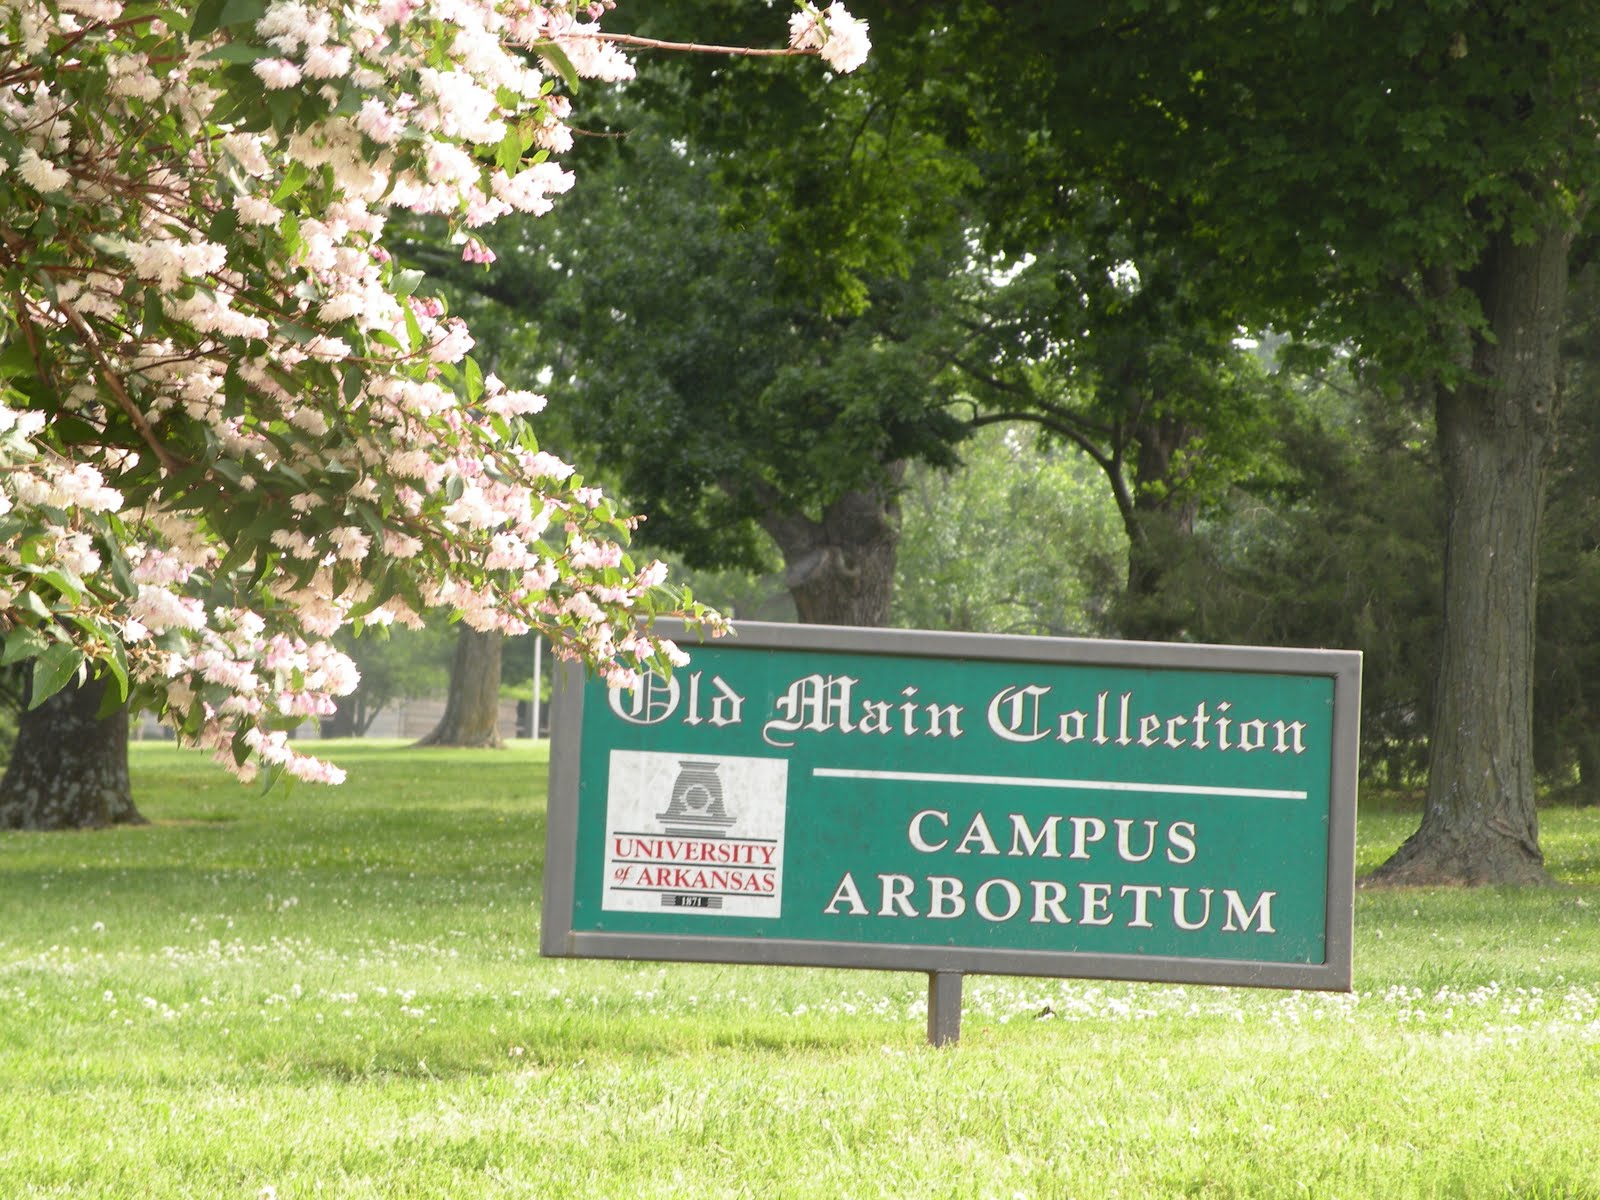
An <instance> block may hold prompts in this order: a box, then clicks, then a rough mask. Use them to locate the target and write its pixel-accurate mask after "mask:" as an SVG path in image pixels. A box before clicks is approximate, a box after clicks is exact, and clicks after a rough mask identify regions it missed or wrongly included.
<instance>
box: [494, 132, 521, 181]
mask: <svg viewBox="0 0 1600 1200" xmlns="http://www.w3.org/2000/svg"><path fill="white" fill-rule="evenodd" d="M494 161H495V165H496V166H498V167H499V168H500V169H501V170H502V171H504V172H505V173H506V174H507V175H510V174H512V173H513V172H514V171H516V169H517V167H518V166H519V165H520V164H521V162H522V134H521V133H519V132H518V131H517V130H516V129H507V130H506V135H505V137H503V138H501V139H500V145H499V146H497V147H496V148H495V152H494Z"/></svg>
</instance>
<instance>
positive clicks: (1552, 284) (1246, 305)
mask: <svg viewBox="0 0 1600 1200" xmlns="http://www.w3.org/2000/svg"><path fill="white" fill-rule="evenodd" d="M873 15H874V18H875V21H876V22H877V27H878V28H879V29H880V32H882V31H887V32H888V33H889V36H888V37H887V38H886V39H885V40H886V41H888V42H892V43H893V44H894V45H895V46H896V47H903V48H904V49H905V52H906V53H907V54H919V53H921V54H927V53H930V52H931V53H937V52H938V51H939V49H940V48H941V47H949V48H953V47H956V46H959V47H960V50H959V52H956V51H954V50H953V49H952V50H951V54H952V58H950V59H947V60H944V61H936V62H929V63H927V66H928V69H929V70H930V71H931V72H933V73H934V75H935V76H936V77H937V78H939V79H941V80H945V81H948V82H949V83H950V84H951V87H950V89H949V91H948V92H947V96H948V99H949V108H950V112H951V114H952V123H953V124H954V125H956V126H958V127H960V128H964V129H966V130H967V131H968V133H967V142H966V144H967V145H968V146H969V148H970V149H971V151H972V152H973V153H974V154H979V155H982V156H984V158H985V160H986V161H988V162H990V163H991V164H992V165H993V168H994V169H993V172H992V173H991V174H989V175H986V179H988V180H991V181H992V182H993V187H992V190H991V192H990V195H991V196H992V197H994V199H995V200H996V202H997V203H1000V202H1004V203H1007V204H1014V205H1015V206H1017V207H1016V212H1017V213H1018V214H1020V219H1023V220H1026V219H1028V217H1027V214H1028V212H1029V211H1030V210H1031V211H1032V212H1034V213H1037V214H1040V215H1038V216H1037V217H1036V218H1035V219H1037V220H1039V221H1048V220H1049V219H1050V216H1051V214H1052V213H1053V212H1054V211H1055V210H1056V208H1057V207H1058V206H1060V205H1061V204H1062V203H1063V202H1064V198H1068V197H1071V196H1073V195H1074V194H1075V193H1076V192H1077V191H1079V190H1081V189H1082V188H1084V187H1085V186H1092V187H1095V188H1097V189H1100V190H1102V191H1103V192H1104V193H1105V194H1108V195H1111V196H1114V197H1115V198H1116V200H1117V203H1118V204H1119V206H1120V208H1121V211H1122V212H1123V214H1124V216H1125V219H1126V220H1127V221H1128V222H1129V224H1130V225H1131V226H1132V227H1133V228H1136V229H1139V230H1142V231H1147V232H1148V233H1149V235H1150V236H1152V237H1159V239H1160V240H1161V242H1162V244H1164V245H1167V246H1170V247H1172V248H1173V249H1174V250H1175V251H1177V252H1180V253H1181V254H1182V255H1183V257H1184V258H1185V259H1186V260H1188V259H1190V258H1191V257H1197V258H1203V260H1204V261H1205V262H1207V263H1208V264H1209V265H1208V269H1207V271H1206V272H1205V274H1204V276H1203V277H1201V278H1203V282H1204V291H1205V294H1206V295H1209V296H1213V297H1215V298H1216V300H1217V302H1218V304H1219V305H1221V306H1222V307H1223V308H1224V309H1225V310H1227V311H1230V312H1234V313H1239V314H1244V313H1247V312H1249V313H1253V314H1255V316H1256V317H1257V319H1256V320H1252V321H1251V322H1250V324H1252V325H1266V324H1274V325H1277V326H1279V327H1281V328H1285V329H1292V330H1296V331H1301V330H1311V331H1313V332H1316V333H1318V334H1320V336H1321V338H1322V340H1324V341H1325V342H1327V343H1330V344H1341V343H1345V342H1348V343H1350V344H1352V345H1354V346H1356V347H1358V348H1359V350H1360V352H1361V353H1362V355H1363V357H1364V358H1366V359H1367V360H1368V361H1370V362H1372V363H1374V364H1375V365H1376V366H1378V367H1379V368H1381V369H1382V371H1383V372H1384V374H1385V376H1386V377H1387V378H1388V379H1389V380H1391V381H1395V382H1397V383H1402V384H1406V385H1407V386H1408V387H1409V389H1410V390H1411V391H1413V392H1414V393H1415V394H1419V395H1426V396H1427V397H1428V398H1429V402H1430V404H1431V406H1432V408H1433V411H1434V416H1435V422H1436V427H1437V439H1438V440H1437V445H1438V447H1439V454H1440V461H1441V463H1442V467H1443V479H1444V481H1445V504H1446V509H1447V512H1448V521H1447V531H1448V533H1447V539H1448V541H1447V549H1446V552H1445V555H1444V577H1443V588H1444V597H1445V599H1444V613H1445V621H1444V624H1443V626H1442V631H1441V643H1440V645H1441V650H1440V669H1439V676H1438V684H1437V688H1436V692H1435V696H1436V700H1435V703H1434V706H1433V726H1432V730H1431V735H1430V742H1431V753H1432V769H1431V772H1430V782H1429V792H1428V798H1427V801H1426V806H1425V812H1424V817H1423V822H1422V826H1421V828H1420V829H1419V830H1418V833H1417V835H1416V836H1415V837H1413V838H1412V839H1410V840H1409V841H1408V842H1407V844H1406V845H1405V846H1404V847H1403V848H1402V849H1401V850H1400V852H1399V853H1398V854H1397V855H1396V856H1395V858H1394V859H1393V860H1392V862H1391V863H1389V864H1386V866H1385V868H1384V869H1383V870H1382V871H1381V872H1380V876H1381V877H1382V878H1384V879H1387V880H1390V881H1394V882H1414V883H1423V882H1465V883H1485V882H1533V881H1542V880H1544V879H1545V874H1544V870H1543V865H1542V858H1541V855H1540V852H1539V848H1538V833H1537V816H1536V812H1535V803H1534V801H1535V796H1534V775H1533V754H1532V721H1531V696H1532V680H1533V656H1532V647H1533V630H1534V595H1535V577H1536V569H1535V562H1536V548H1537V545H1538V534H1539V524H1540V521H1539V518H1540V513H1541V509H1542V499H1543V487H1544V481H1545V477H1546V471H1547V467H1548V457H1549V452H1550V447H1551V444H1552V442H1551V438H1552V432H1553V429H1554V420H1555V416H1556V412H1557V407H1558V404H1557V400H1558V388H1557V380H1558V371H1557V347H1558V343H1559V334H1560V329H1561V321H1562V310H1563V305H1564V301H1565V292H1566V270H1567V258H1568V252H1569V248H1570V245H1571V242H1572V238H1573V235H1574V232H1575V231H1576V229H1577V228H1578V227H1579V225H1580V223H1581V222H1582V221H1583V220H1585V219H1586V218H1587V217H1588V215H1589V211H1590V205H1589V196H1590V195H1591V193H1592V189H1593V185H1594V182H1595V174H1596V170H1597V166H1600V155H1597V153H1596V147H1595V143H1594V139H1593V138H1592V137H1591V136H1590V135H1589V132H1588V131H1589V130H1590V129H1591V128H1592V124H1593V119H1594V115H1595V114H1594V111H1593V107H1594V104H1595V96H1596V93H1595V89H1594V86H1593V83H1594V79H1593V63H1594V61H1595V50H1596V45H1595V40H1596V39H1597V38H1600V27H1597V25H1596V23H1595V22H1594V21H1593V19H1592V13H1591V12H1590V10H1589V6H1588V5H1586V4H1582V3H1556V4H1550V5H1544V6H1540V7H1538V8H1537V9H1529V8H1526V7H1524V6H1520V5H1515V4H1509V3H1490V4H1480V5H1474V6H1470V7H1468V6H1462V5H1459V4H1455V3H1443V2H1441V3H1423V4H1413V5H1407V6H1404V7H1390V6H1388V5H1383V4H1374V5H1367V4H1349V3H1345V2H1343V0H1329V2H1327V3H1318V2H1314V0H1310V2H1307V3H1302V4H1296V5H1293V6H1287V7H1286V6H1280V5H1276V4H1266V3H1260V4H1257V3H1240V4H1229V5H1226V6H1216V5H1210V4H1201V3H1187V2H1180V3H1174V4H1170V5H1165V6H1154V5H1148V4H1145V3H1142V2H1139V0H1128V2H1125V3H1124V2H1117V3H1103V4H1098V5H1092V6H1083V5H1073V6H1036V7H1034V8H1031V9H1027V10H1022V11H1017V12H1015V13H1012V14H1010V15H1009V17H1008V19H1007V20H1006V21H1005V22H1003V23H1002V22H997V21H995V20H994V19H993V18H994V14H993V12H992V10H991V9H990V8H989V6H987V5H975V4H966V3H960V2H952V3H927V4H917V5H892V6H885V7H884V8H882V9H878V10H876V11H875V12H874V14H873ZM936 29H937V30H938V31H939V32H938V35H937V37H929V36H927V35H928V34H929V32H930V31H932V30H936ZM919 33H920V34H921V35H923V36H922V37H921V39H920V41H919V40H918V34H919ZM957 53H958V54H959V61H956V60H955V57H954V56H955V55H957ZM963 64H967V69H963ZM1198 282H1200V279H1197V283H1198Z"/></svg>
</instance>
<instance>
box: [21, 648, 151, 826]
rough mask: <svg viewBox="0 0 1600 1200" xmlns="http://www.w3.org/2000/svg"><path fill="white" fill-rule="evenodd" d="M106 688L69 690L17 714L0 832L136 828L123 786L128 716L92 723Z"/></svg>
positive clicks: (95, 684)
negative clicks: (15, 737) (124, 825)
mask: <svg viewBox="0 0 1600 1200" xmlns="http://www.w3.org/2000/svg"><path fill="white" fill-rule="evenodd" d="M105 690H106V681H105V680H91V681H90V682H88V683H85V684H82V685H81V686H80V685H69V686H67V687H64V688H62V689H61V690H60V691H59V692H57V693H56V694H55V695H53V696H51V697H50V698H49V699H48V700H46V701H45V702H44V703H43V704H41V705H40V706H39V707H38V708H35V709H32V710H30V711H28V712H25V713H23V714H22V719H21V721H20V722H19V723H18V726H17V744H16V746H15V747H14V748H13V750H12V752H11V762H10V764H9V765H8V766H7V767H6V773H5V778H4V779H0V829H100V828H104V827H105V826H108V825H118V824H131V825H143V824H145V823H146V822H145V819H144V818H143V817H142V816H140V815H139V810H138V809H137V808H135V807H134V805H133V790H132V788H131V786H130V785H129V782H128V709H127V706H126V705H124V706H123V707H121V708H119V709H117V711H116V712H114V713H112V714H111V715H110V716H109V717H105V718H103V719H102V718H101V717H99V716H98V713H99V711H100V701H101V699H102V698H103V697H104V695H105Z"/></svg>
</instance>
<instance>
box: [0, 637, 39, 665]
mask: <svg viewBox="0 0 1600 1200" xmlns="http://www.w3.org/2000/svg"><path fill="white" fill-rule="evenodd" d="M49 648H50V643H49V642H48V641H46V640H45V637H44V635H43V634H42V633H40V632H39V631H38V630H37V629H27V628H17V629H13V630H12V631H11V632H10V633H8V634H6V636H5V638H4V640H3V641H0V667H9V666H10V665H11V664H12V663H14V662H21V661H22V660H23V659H25V658H37V657H38V656H39V655H41V654H43V653H44V652H45V651H46V650H48V649H49Z"/></svg>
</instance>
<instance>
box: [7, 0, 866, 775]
mask: <svg viewBox="0 0 1600 1200" xmlns="http://www.w3.org/2000/svg"><path fill="white" fill-rule="evenodd" d="M609 7H610V6H609V4H577V3H575V2H573V0H553V2H550V3H545V4H530V3H528V2H527V0H456V2H455V3H453V4H452V5H451V6H450V19H449V20H448V21H445V20H439V19H437V17H438V14H437V13H436V12H435V6H434V5H432V4H429V3H426V2H425V0H346V2H344V3H341V4H338V5H321V4H315V3H309V2H306V0H226V2H225V0H200V2H199V3H197V4H195V5H193V6H190V7H188V8H187V9H186V8H182V7H180V8H168V9H161V10H158V9H157V8H155V7H154V6H145V5H140V6H138V7H137V8H135V7H133V6H129V7H128V8H126V9H125V8H124V6H123V5H122V4H121V3H119V0H0V48H3V52H0V62H4V63H5V64H6V66H5V67H4V68H0V290H3V292H4V294H6V295H8V296H10V297H12V298H13V304H12V305H11V306H10V307H9V309H7V310H6V311H5V312H0V643H3V645H0V659H3V661H4V662H7V663H11V662H17V661H31V662H32V663H33V682H34V697H35V701H36V702H37V701H38V700H42V699H43V698H44V697H45V696H47V695H48V694H49V693H50V692H51V691H52V690H54V689H56V688H59V687H61V686H63V685H64V684H65V683H66V682H67V681H69V680H70V679H71V678H72V677H73V676H74V675H82V674H84V673H86V672H93V673H95V674H97V675H102V676H105V677H107V678H109V679H110V680H111V681H112V682H113V683H114V685H115V687H114V693H115V695H117V696H119V697H123V698H127V699H130V700H132V701H134V702H135V703H137V704H140V705H143V706H146V707H149V708H151V709H153V710H155V711H156V712H158V713H159V714H160V715H161V716H162V718H163V719H164V720H166V721H167V722H169V723H170V724H171V725H172V726H173V727H174V728H176V729H177V730H178V732H179V733H180V735H181V736H183V737H184V738H186V739H188V740H190V741H192V742H196V743H199V744H201V745H205V746H209V747H211V748H213V749H214V750H215V751H216V752H217V754H218V756H219V757H220V758H221V759H222V760H223V761H225V762H226V763H228V764H229V765H230V766H232V767H233V768H234V769H235V770H237V771H239V772H240V773H241V774H244V775H248V774H249V773H251V772H252V771H253V770H254V769H255V767H256V764H257V763H265V764H267V765H268V766H270V767H273V768H275V769H282V770H286V771H289V772H292V773H294V774H296V775H299V776H302V777H305V778H310V779H322V780H335V779H337V778H338V774H339V773H338V772H337V770H336V769H334V768H332V767H330V766H328V765H327V764H324V763H319V762H317V761H316V760H314V759H311V758H308V757H306V756H303V755H301V754H299V753H298V752H297V751H296V750H295V749H294V748H293V746H292V745H291V744H290V743H289V742H288V741H287V731H288V730H289V729H290V728H292V727H293V726H294V725H295V724H297V723H299V722H300V721H302V720H304V719H305V718H307V717H316V716H319V715H325V714H327V713H328V712H330V711H332V705H333V698H334V697H336V696H338V695H342V694H345V693H348V692H349V691H350V690H351V689H353V688H354V686H355V683H356V676H355V669H354V666H353V664H352V663H351V662H350V660H349V659H347V658H346V657H345V656H344V655H342V654H340V653H338V652H337V651H336V650H334V649H333V648H332V647H331V646H330V645H329V643H328V638H329V637H331V635H332V634H334V633H335V632H337V631H338V630H339V629H341V628H344V627H346V626H351V625H356V626H360V627H373V626H379V627H381V626H384V625H388V624H391V623H394V622H400V623H403V624H416V623H419V622H420V621H421V620H422V619H423V615H424V614H425V613H428V612H430V611H443V612H448V613H451V614H453V615H455V616H456V617H458V618H459V619H461V620H464V621H466V622H467V623H468V624H470V625H471V626H473V627H474V628H477V629H483V630H491V629H492V630H498V631H501V632H504V633H508V634H516V633H522V632H526V631H528V630H531V629H537V630H539V631H541V632H542V633H544V634H545V635H547V636H549V637H550V638H551V639H552V640H553V641H554V643H555V644H556V645H557V646H558V648H559V650H560V652H562V653H565V654H568V655H570V656H573V657H576V658H580V659H582V660H584V661H585V662H587V663H589V664H590V665H591V666H592V667H593V669H595V670H596V671H598V672H600V673H601V674H602V675H603V676H604V677H605V678H606V679H607V680H608V682H610V683H612V684H613V685H615V686H624V685H627V684H628V683H630V682H632V681H633V680H635V679H636V678H637V676H638V672H639V671H641V670H643V669H645V668H647V667H651V666H661V667H663V668H664V667H666V666H668V665H670V664H674V663H681V662H683V661H685V658H684V655H683V654H682V652H681V651H680V650H679V649H678V648H677V647H676V646H675V645H674V644H673V643H672V641H671V640H670V639H669V638H666V637H664V636H661V635H660V634H658V633H656V632H654V631H653V626H652V624H651V622H652V620H653V619H656V618H660V617H663V616H671V617H673V618H674V622H675V623H677V622H678V621H679V619H681V618H688V619H689V620H691V621H692V622H696V623H699V624H700V625H701V627H702V628H709V629H711V630H712V631H716V630H717V629H719V628H720V619H719V618H717V617H716V615H715V614H713V613H710V612H708V611H707V610H705V609H704V608H702V607H701V606H699V605H696V604H695V603H694V602H693V600H692V598H691V597H688V596H687V595H679V594H677V593H674V592H672V591H670V590H667V589H665V588H664V587H663V578H664V574H665V571H664V568H663V567H661V565H660V564H659V563H640V562H636V561H635V560H634V559H633V558H632V556H631V555H630V554H629V552H628V550H627V549H626V544H627V542H628V540H629V537H630V535H631V533H632V531H633V529H634V527H635V526H636V524H637V519H636V518H634V517H632V516H629V515H627V514H625V513H620V512H618V511H617V510H616V509H615V508H614V507H613V505H612V503H611V501H610V500H609V499H608V498H607V497H606V496H605V495H604V494H603V493H602V492H600V491H599V490H598V489H596V488H593V487H591V486H588V485H587V484H585V482H584V481H583V479H582V477H581V476H580V475H579V474H578V473H577V471H576V470H575V469H574V468H573V467H572V466H571V465H569V464H567V463H564V462H562V461H561V460H560V459H558V458H555V457H554V456H552V455H550V454H548V453H547V452H545V451H543V450H542V449H540V447H539V444H538V440H537V437H536V434H535V432H534V426H533V425H532V423H531V418H533V417H534V416H536V414H537V413H538V412H539V411H540V409H541V408H542V407H543V405H544V400H543V398H542V397H540V396H538V395H536V394H535V393H533V392H530V391H526V390H522V389H518V388H514V387H511V386H508V385H507V384H506V383H504V382H503V381H501V380H500V379H498V378H496V377H495V376H493V375H492V374H485V373H484V372H483V371H482V370H481V369H480V368H479V367H478V365H477V364H476V363H475V362H474V361H473V359H472V358H471V356H470V352H471V349H472V345H473V340H472V336H471V333H470V331H469V330H468V329H467V327H466V325H465V323H464V322H462V321H461V320H460V319H459V318H457V317H454V316H452V315H451V314H450V313H448V312H447V311H446V309H445V307H444V305H443V304H442V303H441V302H440V301H439V300H438V299H437V298H434V297H431V296H429V295H427V288H426V281H425V279H423V278H422V277H421V276H420V275H418V274H417V273H414V272H408V271H402V270H400V269H398V267H397V266H396V265H395V263H394V261H393V260H392V258H391V256H390V255H389V253H388V252H387V251H386V250H385V249H384V231H385V224H386V222H387V219H388V215H389V213H390V212H391V211H393V210H405V211H409V212H413V213H418V214H432V215H438V216H441V217H443V218H445V220H446V221H447V222H448V224H449V227H450V230H451V236H452V238H453V240H454V241H455V242H456V244H458V245H460V246H461V247H462V251H461V253H462V256H463V257H465V258H467V259H469V260H473V261H479V262H484V263H487V262H491V261H492V260H493V252H492V251H491V250H490V249H489V247H488V245H487V244H486V242H485V240H484V237H485V234H484V232H483V231H484V230H486V229H487V228H488V227H490V226H492V224H493V223H494V222H495V221H496V220H497V219H499V218H500V217H503V216H505V215H507V214H509V213H513V212H523V213H531V214H540V213H544V212H547V211H549V210H550V209H551V208H552V207H553V206H554V204H555V198H556V197H557V196H559V195H560V194H561V193H563V192H565V191H566V190H567V189H568V188H569V187H570V186H571V184H572V176H571V174H570V173H569V172H567V171H566V170H564V169H562V168H561V167H560V166H558V165H557V162H556V158H557V157H558V156H559V155H561V154H562V153H564V152H565V151H566V150H567V149H568V148H569V147H570V145H571V141H572V134H571V130H570V127H569V126H568V124H567V118H568V117H569V115H570V111H571V104H570V101H569V100H568V98H567V97H566V95H565V94H564V93H563V92H562V90H561V86H560V77H562V76H567V75H573V74H575V75H581V76H584V77H589V78H598V79H612V80H616V79H625V78H627V77H629V75H631V72H632V68H631V65H630V64H629V63H628V61H627V58H626V57H625V55H624V53H623V51H622V49H621V47H620V45H619V44H618V43H619V42H623V41H624V39H610V40H607V39H608V36H609V35H605V34H603V33H602V32H601V31H600V29H599V26H598V24H597V21H598V17H599V16H600V15H601V14H602V13H603V12H604V11H605V10H606V9H607V8H609ZM158 12H159V13H160V14H161V15H157V14H158ZM790 43H791V48H790V49H789V50H785V51H782V53H799V52H804V53H811V52H815V53H818V54H820V55H821V56H822V57H824V58H825V59H828V60H829V61H830V63H831V64H832V65H833V66H834V67H835V69H839V70H844V69H849V67H847V66H845V65H842V64H847V63H852V62H858V61H859V59H860V57H862V56H864V54H865V27H864V26H863V25H861V24H860V23H859V22H856V21H854V20H853V19H852V18H850V16H849V14H848V13H846V12H845V11H844V10H843V9H842V8H841V7H840V6H839V5H837V4H835V5H832V6H830V8H828V9H827V10H826V11H820V10H818V9H816V8H814V7H812V6H809V5H805V4H803V5H802V6H801V11H800V12H799V13H797V14H796V19H795V20H794V21H792V22H791V26H790ZM679 48H683V49H706V50H711V49H713V48H712V47H710V46H709V44H702V43H699V42H685V43H682V44H681V46H680V47H679ZM739 51H740V48H737V47H727V48H721V50H720V51H718V52H724V53H733V52H739ZM530 54H531V55H532V56H534V57H532V58H530V57H529V55H530ZM541 56H542V58H543V60H544V61H545V63H546V65H547V66H548V67H550V68H551V69H550V70H544V69H540V68H539V67H538V66H536V65H533V64H536V63H537V62H538V61H539V59H540V57H541Z"/></svg>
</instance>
